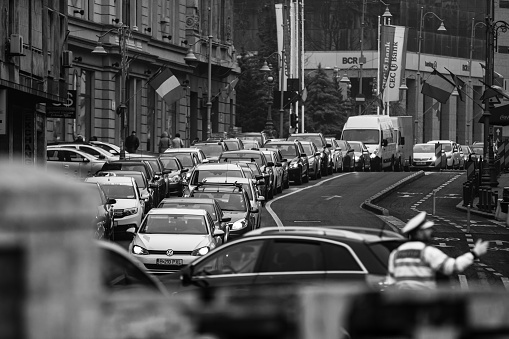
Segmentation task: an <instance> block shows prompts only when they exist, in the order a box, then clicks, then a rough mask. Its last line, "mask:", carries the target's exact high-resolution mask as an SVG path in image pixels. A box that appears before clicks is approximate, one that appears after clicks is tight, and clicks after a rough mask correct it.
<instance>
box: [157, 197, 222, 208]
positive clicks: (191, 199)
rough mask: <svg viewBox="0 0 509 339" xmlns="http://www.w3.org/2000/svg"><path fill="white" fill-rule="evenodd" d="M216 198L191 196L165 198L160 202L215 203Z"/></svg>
mask: <svg viewBox="0 0 509 339" xmlns="http://www.w3.org/2000/svg"><path fill="white" fill-rule="evenodd" d="M215 201H216V200H215V199H214V198H194V197H189V198H164V199H163V200H161V202H160V203H159V204H162V203H172V202H174V203H186V202H188V203H191V204H210V203H212V204H214V203H215ZM158 208H161V207H158Z"/></svg>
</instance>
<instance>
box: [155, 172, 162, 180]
mask: <svg viewBox="0 0 509 339" xmlns="http://www.w3.org/2000/svg"><path fill="white" fill-rule="evenodd" d="M160 178H161V177H160V176H159V174H157V173H156V174H155V175H154V180H156V181H157V180H159V179H160Z"/></svg>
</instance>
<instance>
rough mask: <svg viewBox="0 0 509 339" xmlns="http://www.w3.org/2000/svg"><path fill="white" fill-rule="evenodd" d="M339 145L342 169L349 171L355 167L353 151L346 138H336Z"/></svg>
mask: <svg viewBox="0 0 509 339" xmlns="http://www.w3.org/2000/svg"><path fill="white" fill-rule="evenodd" d="M336 141H337V143H338V146H339V150H340V152H341V156H342V157H343V166H342V168H343V171H344V172H351V171H353V170H354V168H355V152H354V150H353V148H352V146H350V143H349V142H348V141H346V140H336Z"/></svg>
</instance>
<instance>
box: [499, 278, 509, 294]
mask: <svg viewBox="0 0 509 339" xmlns="http://www.w3.org/2000/svg"><path fill="white" fill-rule="evenodd" d="M500 280H502V284H504V287H505V289H506V290H508V291H509V278H505V277H504V278H500Z"/></svg>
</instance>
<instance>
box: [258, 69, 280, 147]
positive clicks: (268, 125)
mask: <svg viewBox="0 0 509 339" xmlns="http://www.w3.org/2000/svg"><path fill="white" fill-rule="evenodd" d="M260 71H261V72H263V73H264V80H265V82H266V83H267V87H268V91H267V92H268V95H269V96H268V99H267V106H268V109H267V119H266V120H265V128H264V129H263V131H264V132H265V134H267V138H269V139H271V138H275V137H276V136H277V131H276V130H275V129H274V122H273V121H272V89H273V86H274V77H273V76H272V70H271V69H270V67H269V65H268V64H267V61H265V62H264V63H263V66H262V68H260Z"/></svg>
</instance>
